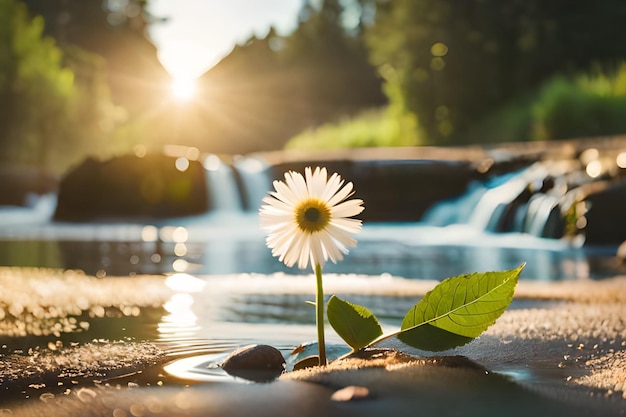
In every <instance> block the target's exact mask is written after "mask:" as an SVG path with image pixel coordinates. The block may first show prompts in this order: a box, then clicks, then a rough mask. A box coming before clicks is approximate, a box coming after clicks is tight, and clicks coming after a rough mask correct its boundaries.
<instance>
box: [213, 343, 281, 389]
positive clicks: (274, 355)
mask: <svg viewBox="0 0 626 417" xmlns="http://www.w3.org/2000/svg"><path fill="white" fill-rule="evenodd" d="M222 369H223V370H224V371H226V372H227V373H228V374H230V375H232V376H236V377H239V378H244V379H247V380H250V381H255V382H269V381H272V380H274V379H276V378H278V377H279V376H280V374H282V373H283V371H284V370H285V358H284V357H283V354H282V353H280V351H279V350H278V349H276V348H275V347H272V346H269V345H249V346H244V347H242V348H240V349H237V350H235V351H234V352H233V353H231V354H230V355H229V356H228V357H227V358H226V359H225V360H224V362H223V363H222Z"/></svg>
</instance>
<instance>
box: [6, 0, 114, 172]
mask: <svg viewBox="0 0 626 417" xmlns="http://www.w3.org/2000/svg"><path fill="white" fill-rule="evenodd" d="M43 32H44V21H43V18H42V17H40V16H36V17H34V18H31V17H30V16H29V14H28V11H27V9H26V7H25V6H24V5H23V4H21V3H19V2H16V1H15V0H0V40H1V42H0V107H1V108H2V110H3V111H2V112H0V160H2V161H5V162H12V163H25V164H34V165H39V166H41V167H47V168H53V169H55V170H57V171H62V170H63V169H64V168H65V167H66V166H67V165H68V164H69V163H72V162H76V159H78V158H80V157H81V156H82V155H84V154H85V153H87V152H89V151H91V150H93V149H100V148H101V146H102V144H103V143H104V137H105V131H104V130H105V129H106V124H105V122H106V120H107V118H110V117H112V114H113V110H114V109H113V107H112V104H111V102H110V100H109V97H108V90H107V86H106V84H105V83H103V80H102V71H101V70H98V67H99V66H100V67H101V63H99V61H98V59H97V58H96V57H94V56H93V55H89V54H86V53H84V52H80V51H78V50H75V51H70V52H67V53H64V52H63V51H62V50H61V49H60V48H59V47H58V46H57V44H56V42H55V41H54V39H52V38H51V37H49V36H45V35H44V34H43Z"/></svg>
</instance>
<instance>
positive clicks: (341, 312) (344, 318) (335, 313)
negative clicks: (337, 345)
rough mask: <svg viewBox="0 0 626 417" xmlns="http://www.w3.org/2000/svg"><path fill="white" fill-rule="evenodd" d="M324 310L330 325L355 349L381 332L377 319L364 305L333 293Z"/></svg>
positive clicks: (361, 346)
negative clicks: (350, 301) (343, 298)
mask: <svg viewBox="0 0 626 417" xmlns="http://www.w3.org/2000/svg"><path fill="white" fill-rule="evenodd" d="M326 311H327V314H328V321H329V322H330V325H331V326H333V329H335V331H336V332H337V334H338V335H339V336H341V338H342V339H343V340H345V342H346V343H347V344H348V345H349V346H350V347H351V348H352V349H353V350H355V351H357V350H359V349H361V348H363V347H365V346H367V345H368V344H369V343H370V342H372V341H373V340H374V339H376V338H377V337H379V336H380V335H382V334H383V329H382V328H381V327H380V323H378V319H377V318H376V316H374V314H373V313H372V312H371V311H370V310H368V309H366V308H365V307H362V306H359V305H356V304H352V303H349V302H347V301H345V300H342V299H341V298H339V297H337V296H334V295H333V296H332V297H330V300H328V304H327V307H326Z"/></svg>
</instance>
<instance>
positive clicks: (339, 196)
mask: <svg viewBox="0 0 626 417" xmlns="http://www.w3.org/2000/svg"><path fill="white" fill-rule="evenodd" d="M350 195H352V183H351V182H349V183H347V184H346V185H344V187H343V188H342V189H341V190H339V191H337V193H336V194H335V195H333V196H332V198H331V199H330V200H328V204H329V205H331V206H335V205H337V204H339V203H340V202H342V201H343V200H345V199H346V198H348V197H350Z"/></svg>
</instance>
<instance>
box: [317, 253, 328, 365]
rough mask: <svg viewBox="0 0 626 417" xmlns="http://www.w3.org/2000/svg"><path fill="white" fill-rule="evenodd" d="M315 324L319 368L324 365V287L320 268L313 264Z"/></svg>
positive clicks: (318, 265)
mask: <svg viewBox="0 0 626 417" xmlns="http://www.w3.org/2000/svg"><path fill="white" fill-rule="evenodd" d="M315 289H316V291H315V323H316V325H317V347H318V350H319V358H320V362H319V363H320V366H324V365H326V344H325V343H324V287H323V286H322V267H321V266H320V264H315Z"/></svg>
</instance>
